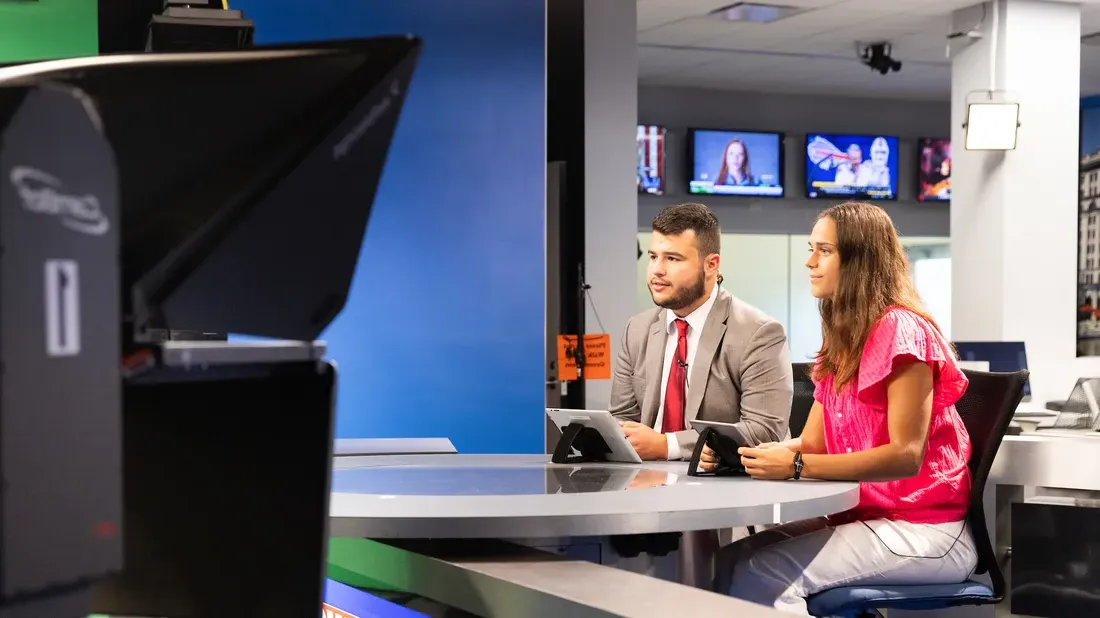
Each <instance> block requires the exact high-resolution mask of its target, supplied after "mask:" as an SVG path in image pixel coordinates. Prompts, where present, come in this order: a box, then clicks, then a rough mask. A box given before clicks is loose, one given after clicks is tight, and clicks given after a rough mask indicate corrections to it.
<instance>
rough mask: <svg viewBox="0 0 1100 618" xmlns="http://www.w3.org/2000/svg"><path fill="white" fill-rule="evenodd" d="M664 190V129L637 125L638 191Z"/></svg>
mask: <svg viewBox="0 0 1100 618" xmlns="http://www.w3.org/2000/svg"><path fill="white" fill-rule="evenodd" d="M664 192H665V129H664V127H658V126H654V125H642V124H640V125H638V193H652V194H653V195H661V194H662V193H664Z"/></svg>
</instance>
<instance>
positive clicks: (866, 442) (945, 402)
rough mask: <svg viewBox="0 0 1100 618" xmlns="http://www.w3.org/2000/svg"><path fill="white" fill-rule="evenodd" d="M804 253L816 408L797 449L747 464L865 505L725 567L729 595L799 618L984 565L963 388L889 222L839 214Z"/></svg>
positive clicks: (788, 527) (754, 456) (869, 213)
mask: <svg viewBox="0 0 1100 618" xmlns="http://www.w3.org/2000/svg"><path fill="white" fill-rule="evenodd" d="M809 250H810V257H809V259H808V260H807V261H806V266H807V268H809V270H810V287H811V288H812V290H813V295H814V296H815V297H817V298H818V299H820V303H821V330H822V340H823V341H824V344H823V345H822V347H821V350H820V351H819V352H818V354H817V364H816V366H815V368H814V371H813V376H812V377H813V380H814V383H815V385H816V390H815V392H814V399H815V400H816V401H815V402H814V405H813V409H812V410H811V411H810V416H809V419H808V420H807V422H806V427H805V429H804V430H803V431H802V435H801V436H800V437H797V438H793V439H791V440H788V441H786V442H783V443H781V444H765V445H761V446H759V447H757V448H743V449H741V450H740V454H741V460H742V462H743V463H744V465H745V468H746V470H747V471H748V472H749V474H750V475H752V476H753V477H754V478H759V479H776V480H779V479H797V478H816V479H828V480H848V481H859V488H860V498H859V504H858V505H857V506H856V507H855V508H854V509H852V510H850V511H848V512H845V513H841V514H839V515H834V516H832V517H828V518H818V519H814V520H807V521H800V522H794V523H790V524H785V525H782V526H779V527H776V528H771V529H769V530H765V531H763V532H761V533H760V534H756V535H754V536H751V537H748V538H747V539H743V540H741V541H738V542H737V543H734V544H732V545H730V546H727V547H726V548H724V549H723V550H722V551H723V553H722V554H721V555H720V558H719V559H720V562H719V571H720V573H721V572H722V571H727V572H728V570H729V569H730V568H732V570H733V571H732V578H731V579H729V578H726V580H725V581H731V582H732V583H731V584H730V588H729V593H730V594H731V595H733V596H736V597H739V598H742V599H746V600H749V601H754V602H757V603H761V604H765V605H772V606H774V607H776V608H778V609H781V610H784V611H787V612H789V613H792V614H798V615H803V616H805V615H808V614H807V611H806V601H805V598H806V597H807V596H809V595H812V594H815V593H817V592H820V591H822V590H826V589H829V588H834V587H837V586H847V585H852V584H856V583H859V582H874V583H877V584H887V583H893V584H905V583H922V584H934V583H953V582H961V581H964V580H965V579H967V578H968V577H969V576H970V575H971V573H972V572H973V570H974V567H975V565H976V563H977V553H976V551H975V549H974V544H973V540H972V539H971V537H970V533H969V530H968V528H967V526H966V522H965V519H966V511H967V509H968V508H969V506H970V472H969V469H968V468H967V460H968V459H969V457H970V437H969V436H968V435H967V432H966V427H965V426H964V425H963V423H962V420H961V419H960V417H959V414H958V412H956V410H955V402H956V401H958V399H959V397H960V396H962V394H963V392H964V391H966V386H967V380H966V377H965V376H964V375H963V374H962V372H961V371H960V370H959V367H958V365H957V363H956V359H955V354H954V350H953V348H952V347H951V344H950V343H948V342H947V340H946V339H944V337H943V335H942V334H941V333H940V330H939V327H938V326H936V323H935V321H934V320H932V318H931V317H930V316H929V315H928V313H927V312H926V311H925V310H924V308H923V307H922V306H921V303H920V299H919V298H918V296H917V293H916V291H915V289H914V287H913V283H912V281H911V280H910V278H909V263H908V260H907V259H906V256H905V250H904V249H903V248H902V246H901V243H900V242H899V241H898V236H897V232H896V231H895V230H894V225H893V223H892V222H891V221H890V218H889V217H888V216H887V215H886V213H885V212H884V211H883V210H882V209H881V208H878V207H877V206H874V205H871V204H866V203H846V204H840V205H838V206H834V207H832V208H830V209H828V210H826V211H825V212H823V213H822V214H821V216H820V217H819V218H818V220H817V224H816V225H814V229H813V232H812V234H811V235H810V247H809ZM719 581H720V582H722V581H723V578H722V577H720V578H719Z"/></svg>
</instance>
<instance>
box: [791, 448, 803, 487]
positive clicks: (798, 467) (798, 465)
mask: <svg viewBox="0 0 1100 618" xmlns="http://www.w3.org/2000/svg"><path fill="white" fill-rule="evenodd" d="M801 477H802V451H795V452H794V477H793V478H794V480H796V481H797V480H798V479H799V478H801Z"/></svg>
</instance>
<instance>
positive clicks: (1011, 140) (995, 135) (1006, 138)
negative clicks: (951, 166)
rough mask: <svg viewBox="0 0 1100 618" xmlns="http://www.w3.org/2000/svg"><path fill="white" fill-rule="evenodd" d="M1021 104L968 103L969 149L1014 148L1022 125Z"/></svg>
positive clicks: (967, 136)
mask: <svg viewBox="0 0 1100 618" xmlns="http://www.w3.org/2000/svg"><path fill="white" fill-rule="evenodd" d="M1019 118H1020V104H1019V103H1009V102H993V101H988V102H978V103H967V105H966V124H964V125H963V128H964V129H966V149H967V150H1013V149H1015V148H1016V133H1017V129H1018V128H1019V127H1020V120H1019Z"/></svg>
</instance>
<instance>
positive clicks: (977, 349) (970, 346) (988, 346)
mask: <svg viewBox="0 0 1100 618" xmlns="http://www.w3.org/2000/svg"><path fill="white" fill-rule="evenodd" d="M955 351H956V352H958V354H959V360H961V361H984V362H987V363H989V370H990V371H1020V370H1022V369H1027V350H1026V349H1025V347H1024V342H1023V341H956V342H955ZM1030 399H1031V384H1030V383H1029V382H1024V400H1025V401H1029V400H1030Z"/></svg>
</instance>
